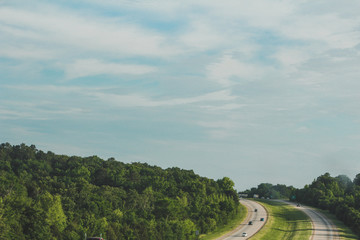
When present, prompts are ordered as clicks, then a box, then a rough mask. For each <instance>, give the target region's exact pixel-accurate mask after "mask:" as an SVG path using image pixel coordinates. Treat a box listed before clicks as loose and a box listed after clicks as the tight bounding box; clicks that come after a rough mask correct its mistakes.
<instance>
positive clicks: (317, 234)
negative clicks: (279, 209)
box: [286, 202, 340, 240]
mask: <svg viewBox="0 0 360 240" xmlns="http://www.w3.org/2000/svg"><path fill="white" fill-rule="evenodd" d="M286 203H288V204H291V205H294V206H295V207H296V204H294V203H290V202H286ZM296 208H298V209H299V210H302V211H303V212H305V213H306V214H307V215H308V216H309V217H310V219H311V221H312V225H313V234H312V236H311V238H310V239H311V240H324V239H326V240H339V239H340V237H339V233H338V230H337V228H336V226H335V225H334V224H333V223H332V222H331V221H330V219H328V218H327V217H326V216H325V215H323V214H321V213H320V212H318V211H316V210H315V209H313V208H311V207H308V206H303V205H301V206H300V207H296Z"/></svg>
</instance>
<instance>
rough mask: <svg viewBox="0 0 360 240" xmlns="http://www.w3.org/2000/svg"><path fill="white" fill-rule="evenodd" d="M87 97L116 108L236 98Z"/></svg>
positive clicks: (210, 95)
mask: <svg viewBox="0 0 360 240" xmlns="http://www.w3.org/2000/svg"><path fill="white" fill-rule="evenodd" d="M89 95H90V96H93V97H96V98H97V99H98V100H100V101H102V102H105V103H107V104H110V105H112V106H116V107H166V106H179V105H188V104H197V103H204V102H219V101H231V100H235V99H236V98H237V97H236V96H231V94H230V91H228V90H222V91H216V92H211V93H207V94H203V95H199V96H195V97H188V98H169V99H164V100H154V99H151V98H148V97H145V96H142V95H139V94H128V95H118V94H109V93H104V92H91V93H89Z"/></svg>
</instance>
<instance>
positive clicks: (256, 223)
mask: <svg viewBox="0 0 360 240" xmlns="http://www.w3.org/2000/svg"><path fill="white" fill-rule="evenodd" d="M240 202H241V204H243V205H244V206H245V207H246V208H247V209H248V214H247V217H246V219H245V220H244V221H243V222H242V223H241V224H240V225H239V226H238V227H237V228H236V229H235V230H233V231H232V232H230V233H228V234H226V235H224V236H222V237H220V238H217V240H236V239H242V240H244V239H249V238H250V237H251V236H253V235H255V233H257V232H258V231H259V230H260V229H261V228H262V227H263V226H264V225H265V223H266V220H267V212H266V209H265V208H264V207H263V206H262V205H261V204H259V203H257V202H255V201H251V200H247V199H242V200H241V201H240ZM255 209H257V211H255ZM261 218H264V221H260V219H261ZM249 221H252V225H249ZM244 232H246V233H247V236H246V237H243V236H242V234H243V233H244Z"/></svg>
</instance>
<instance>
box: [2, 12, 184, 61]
mask: <svg viewBox="0 0 360 240" xmlns="http://www.w3.org/2000/svg"><path fill="white" fill-rule="evenodd" d="M0 23H1V24H2V25H5V26H7V27H6V29H5V28H4V27H3V28H2V29H0V30H2V31H3V33H6V34H7V35H6V37H2V38H3V39H4V40H3V41H6V42H7V44H9V45H11V43H13V44H14V45H13V47H20V48H19V49H21V48H23V46H26V44H28V43H32V44H38V45H41V46H42V47H43V48H44V49H51V48H59V49H58V51H57V55H54V56H53V57H54V58H56V57H59V56H62V55H63V54H64V51H63V50H64V49H66V51H65V54H66V55H71V54H74V53H82V54H86V53H87V52H88V51H91V52H92V53H102V54H107V55H112V56H118V55H119V54H122V55H123V56H124V55H135V56H136V55H142V56H156V57H165V56H169V55H173V54H176V53H178V50H176V49H175V48H173V47H171V46H170V45H168V44H167V43H166V39H165V38H164V36H162V35H161V34H159V33H157V32H155V31H151V30H148V29H144V28H141V27H139V26H137V25H135V24H131V23H129V22H125V21H121V20H119V19H115V20H114V19H111V18H97V17H88V16H81V15H77V14H75V13H74V12H66V11H65V10H64V9H60V8H57V9H53V8H44V9H41V10H35V11H34V10H32V11H29V10H20V9H15V8H9V7H4V8H1V9H0Z"/></svg>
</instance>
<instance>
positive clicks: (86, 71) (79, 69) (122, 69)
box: [65, 59, 157, 79]
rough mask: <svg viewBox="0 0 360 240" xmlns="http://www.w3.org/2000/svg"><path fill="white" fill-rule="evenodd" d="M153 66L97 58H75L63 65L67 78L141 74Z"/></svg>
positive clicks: (148, 71)
mask: <svg viewBox="0 0 360 240" xmlns="http://www.w3.org/2000/svg"><path fill="white" fill-rule="evenodd" d="M156 70H157V69H156V68H155V67H151V66H146V65H135V64H119V63H111V62H103V61H99V60H97V59H82V60H76V61H75V62H74V63H73V64H69V65H67V66H66V67H65V75H66V78H67V79H73V78H79V77H85V76H94V75H100V74H107V75H123V74H130V75H143V74H147V73H151V72H155V71H156Z"/></svg>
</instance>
